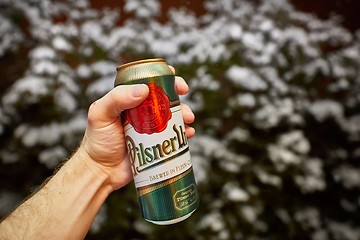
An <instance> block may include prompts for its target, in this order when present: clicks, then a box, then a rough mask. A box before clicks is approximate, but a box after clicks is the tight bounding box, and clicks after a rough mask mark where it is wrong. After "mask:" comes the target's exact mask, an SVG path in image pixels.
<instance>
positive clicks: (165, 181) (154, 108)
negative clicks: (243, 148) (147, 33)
mask: <svg viewBox="0 0 360 240" xmlns="http://www.w3.org/2000/svg"><path fill="white" fill-rule="evenodd" d="M116 70H117V75H116V79H115V87H116V86H118V85H129V84H141V83H144V84H147V85H148V87H149V96H148V97H147V98H146V99H145V100H144V102H143V103H141V104H140V105H139V106H138V107H136V108H132V109H129V110H126V111H125V112H124V114H123V116H122V119H123V124H124V131H125V141H126V147H127V150H128V155H129V159H130V163H131V169H132V172H133V176H134V182H135V187H136V190H137V195H138V199H139V203H140V208H141V212H142V215H143V216H144V218H145V219H146V220H147V221H150V222H152V223H155V224H160V225H167V224H173V223H177V222H180V221H183V220H185V219H186V218H188V217H189V216H190V215H191V214H192V213H193V212H194V211H195V210H196V209H197V208H198V206H199V195H198V192H197V188H196V183H195V178H194V172H193V168H192V163H191V157H190V152H189V144H188V140H187V138H186V134H185V125H184V122H183V119H182V115H181V109H180V100H179V96H178V95H177V93H176V92H175V85H174V84H175V76H174V74H173V72H172V71H171V69H170V68H169V67H168V65H167V64H166V62H165V60H164V59H147V60H141V61H136V62H131V63H127V64H124V65H121V66H119V67H118V68H117V69H116Z"/></svg>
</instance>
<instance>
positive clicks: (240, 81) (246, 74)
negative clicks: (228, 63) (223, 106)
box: [226, 65, 267, 91]
mask: <svg viewBox="0 0 360 240" xmlns="http://www.w3.org/2000/svg"><path fill="white" fill-rule="evenodd" d="M226 76H227V77H228V78H229V80H231V81H232V82H233V83H234V84H235V85H236V86H238V87H242V88H244V89H246V90H250V91H261V90H266V89H267V84H266V83H265V82H264V81H263V80H262V79H261V78H260V77H259V76H258V75H257V74H256V73H255V72H253V71H252V70H250V69H248V68H245V67H240V66H236V65H234V66H232V67H230V68H229V69H228V70H227V71H226Z"/></svg>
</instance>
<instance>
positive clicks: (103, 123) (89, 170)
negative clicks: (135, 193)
mask: <svg viewBox="0 0 360 240" xmlns="http://www.w3.org/2000/svg"><path fill="white" fill-rule="evenodd" d="M173 71H174V70H173ZM175 88H176V91H177V93H178V94H179V95H182V94H185V93H187V91H188V86H187V84H186V83H185V81H184V80H183V79H182V78H180V77H176V78H175ZM148 93H149V90H148V87H147V86H146V85H143V84H140V85H129V86H119V87H116V88H114V89H113V90H111V91H110V92H109V93H107V94H106V95H105V96H104V97H102V98H100V99H99V100H97V101H95V102H94V103H93V104H92V105H91V106H90V108H89V113H88V126H87V129H86V131H85V135H84V138H83V141H82V143H81V144H80V147H79V149H78V150H77V151H76V152H75V154H74V155H73V156H72V157H71V158H70V159H69V160H68V161H67V163H66V164H65V165H64V166H62V167H61V168H60V169H59V171H58V172H57V173H56V174H55V175H54V176H53V177H52V178H51V179H50V180H49V181H48V182H47V183H46V184H45V185H44V187H42V188H41V189H40V190H39V191H38V192H37V193H36V194H34V195H33V196H32V197H30V198H29V199H28V200H27V201H25V202H24V203H23V204H21V205H20V206H19V207H18V208H17V209H15V211H14V212H12V213H11V214H10V215H9V216H8V217H7V218H6V219H4V220H3V221H2V222H1V223H0V239H4V240H5V239H11V240H13V239H46V240H48V239H83V238H85V236H86V234H87V232H88V230H89V228H90V226H91V223H92V222H93V220H94V218H95V216H96V213H97V212H98V210H99V208H100V206H101V205H102V204H103V203H104V201H105V199H106V198H107V197H108V195H109V194H110V193H111V192H112V191H114V190H116V189H119V188H121V187H123V186H125V185H126V184H127V183H128V182H129V181H131V180H132V173H131V169H130V165H129V161H128V156H127V153H126V149H125V140H124V129H123V126H122V124H121V121H119V114H120V113H121V112H122V111H123V110H125V109H129V108H132V107H135V106H137V105H139V104H140V103H141V102H142V101H143V100H144V99H145V98H146V97H147V95H148ZM182 113H183V118H184V121H185V123H186V124H190V123H192V122H193V121H194V115H193V113H192V112H191V110H190V108H189V107H188V106H187V105H184V104H182ZM194 134H195V130H194V129H193V128H191V127H189V126H187V127H186V135H187V137H189V138H190V137H192V136H193V135H194Z"/></svg>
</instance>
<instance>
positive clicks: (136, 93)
mask: <svg viewBox="0 0 360 240" xmlns="http://www.w3.org/2000/svg"><path fill="white" fill-rule="evenodd" d="M147 88H148V87H147V86H146V85H145V84H139V85H136V86H135V87H134V88H133V92H132V95H133V97H135V98H138V97H141V96H142V95H144V94H145V92H146V91H147Z"/></svg>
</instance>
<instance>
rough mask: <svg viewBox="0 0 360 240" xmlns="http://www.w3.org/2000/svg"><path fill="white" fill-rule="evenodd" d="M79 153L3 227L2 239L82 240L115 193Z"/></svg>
mask: <svg viewBox="0 0 360 240" xmlns="http://www.w3.org/2000/svg"><path fill="white" fill-rule="evenodd" d="M84 157H85V156H82V155H81V153H79V152H77V153H76V154H75V155H74V156H73V157H72V158H71V159H70V160H69V161H68V162H67V163H66V164H65V165H64V166H63V167H62V168H61V169H60V170H59V171H58V172H57V173H56V174H55V175H54V176H53V177H52V179H51V180H50V181H49V182H48V183H47V184H46V185H45V186H44V187H43V188H42V189H41V190H40V191H39V192H38V193H36V194H35V195H34V196H32V197H31V198H30V199H28V200H27V201H25V202H24V203H23V204H22V205H21V206H20V207H19V208H17V209H16V210H15V211H14V212H13V213H12V214H11V215H10V216H9V217H8V218H7V219H5V220H4V221H3V222H2V223H1V224H0V239H82V238H84V237H85V235H86V233H87V231H88V229H89V227H90V225H91V223H92V221H93V219H94V217H95V215H96V213H97V211H98V210H99V208H100V206H101V205H102V203H103V202H104V201H105V199H106V197H107V196H108V195H109V193H110V192H111V191H112V188H111V186H110V185H109V184H108V183H107V176H106V175H105V174H104V173H103V172H101V171H100V170H99V169H97V168H96V167H95V168H94V167H93V166H89V165H88V163H86V159H84Z"/></svg>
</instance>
